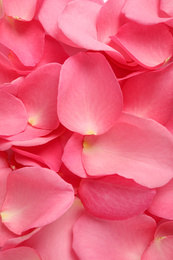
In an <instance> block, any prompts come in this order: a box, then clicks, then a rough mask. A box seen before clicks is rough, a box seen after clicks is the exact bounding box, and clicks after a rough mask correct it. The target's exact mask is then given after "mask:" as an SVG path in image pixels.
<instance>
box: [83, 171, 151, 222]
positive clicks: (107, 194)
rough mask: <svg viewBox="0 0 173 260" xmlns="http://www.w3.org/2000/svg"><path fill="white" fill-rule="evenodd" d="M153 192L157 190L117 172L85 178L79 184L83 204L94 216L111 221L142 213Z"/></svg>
mask: <svg viewBox="0 0 173 260" xmlns="http://www.w3.org/2000/svg"><path fill="white" fill-rule="evenodd" d="M154 195H155V190H154V189H148V188H146V187H143V186H141V185H139V184H137V183H135V182H134V181H133V180H127V179H125V178H122V177H120V176H117V175H112V176H108V177H103V178H99V179H84V180H83V181H82V182H81V184H80V187H79V196H80V199H81V201H82V203H83V205H84V207H85V208H86V209H87V210H88V211H89V212H90V213H91V214H92V215H93V216H96V217H99V218H103V219H108V220H120V219H127V218H131V217H133V216H136V215H139V214H141V213H143V212H144V211H145V210H146V209H147V208H148V206H149V205H150V204H151V202H152V199H153V197H154Z"/></svg>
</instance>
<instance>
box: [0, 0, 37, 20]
mask: <svg viewBox="0 0 173 260" xmlns="http://www.w3.org/2000/svg"><path fill="white" fill-rule="evenodd" d="M36 4H37V0H25V1H20V0H10V1H9V0H3V7H4V12H5V13H6V15H8V16H12V17H14V18H16V19H22V20H26V21H31V20H32V18H33V17H34V15H35V9H36Z"/></svg>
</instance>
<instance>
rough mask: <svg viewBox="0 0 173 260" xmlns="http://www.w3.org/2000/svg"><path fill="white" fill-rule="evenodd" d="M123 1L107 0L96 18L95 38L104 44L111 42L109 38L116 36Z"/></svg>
mask: <svg viewBox="0 0 173 260" xmlns="http://www.w3.org/2000/svg"><path fill="white" fill-rule="evenodd" d="M124 2H125V0H118V1H115V0H108V1H107V2H106V3H105V4H104V5H103V6H102V7H101V9H100V12H99V15H98V18H97V37H98V40H99V41H101V42H104V43H107V44H108V43H109V42H110V41H111V38H110V36H113V35H115V34H117V32H118V29H119V26H120V14H121V9H122V7H123V5H124Z"/></svg>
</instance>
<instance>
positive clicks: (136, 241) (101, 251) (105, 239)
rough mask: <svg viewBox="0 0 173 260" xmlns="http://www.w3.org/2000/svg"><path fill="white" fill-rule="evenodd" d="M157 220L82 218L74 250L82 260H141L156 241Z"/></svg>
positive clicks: (74, 234) (77, 223)
mask: <svg viewBox="0 0 173 260" xmlns="http://www.w3.org/2000/svg"><path fill="white" fill-rule="evenodd" d="M154 231H155V221H154V220H153V219H152V218H150V217H148V216H145V215H142V216H138V217H134V218H130V219H128V220H122V221H105V220H98V219H97V218H93V217H91V216H87V215H83V216H82V217H80V218H79V220H77V222H76V224H75V225H74V229H73V237H74V241H73V248H74V250H75V252H76V254H77V256H78V257H79V259H81V260H88V259H100V260H105V259H107V260H113V259H119V260H125V259H128V260H134V259H140V257H141V256H142V254H143V252H144V250H145V249H146V248H147V247H148V245H149V244H150V242H151V241H152V239H153V234H154Z"/></svg>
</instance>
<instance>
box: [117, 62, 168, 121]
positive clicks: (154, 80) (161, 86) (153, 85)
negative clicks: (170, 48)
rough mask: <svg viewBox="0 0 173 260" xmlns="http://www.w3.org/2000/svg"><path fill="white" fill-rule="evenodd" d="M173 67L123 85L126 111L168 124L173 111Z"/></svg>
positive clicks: (153, 72) (132, 78)
mask: <svg viewBox="0 0 173 260" xmlns="http://www.w3.org/2000/svg"><path fill="white" fill-rule="evenodd" d="M172 70H173V65H172V64H170V65H168V66H166V67H164V68H162V69H160V70H156V71H147V72H145V73H141V74H139V75H136V76H134V77H131V78H129V79H128V80H127V81H126V82H125V84H124V85H123V88H122V90H123V97H124V110H125V111H126V112H128V113H131V114H134V115H137V116H140V117H147V118H152V119H154V120H155V121H157V122H159V123H160V124H163V125H164V124H165V123H167V121H168V119H169V117H170V115H171V113H172V111H173V88H172V81H173V74H172Z"/></svg>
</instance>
